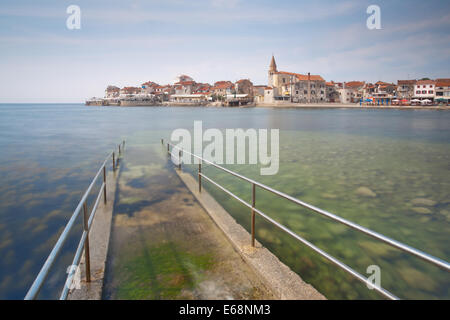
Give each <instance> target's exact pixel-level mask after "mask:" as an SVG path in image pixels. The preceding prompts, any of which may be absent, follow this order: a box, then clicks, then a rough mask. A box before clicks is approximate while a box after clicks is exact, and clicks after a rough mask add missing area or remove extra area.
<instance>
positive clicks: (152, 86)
mask: <svg viewBox="0 0 450 320" xmlns="http://www.w3.org/2000/svg"><path fill="white" fill-rule="evenodd" d="M158 87H159V84H157V83H155V82H153V81H147V82H145V83H143V84H141V88H142V90H141V92H142V93H143V94H154V93H155V92H156V89H157V88H158Z"/></svg>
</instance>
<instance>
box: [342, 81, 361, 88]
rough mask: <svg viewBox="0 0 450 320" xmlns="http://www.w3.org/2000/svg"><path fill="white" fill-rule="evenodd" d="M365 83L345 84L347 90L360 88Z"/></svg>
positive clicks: (351, 82) (353, 82) (352, 82)
mask: <svg viewBox="0 0 450 320" xmlns="http://www.w3.org/2000/svg"><path fill="white" fill-rule="evenodd" d="M364 84H365V82H364V81H350V82H346V83H345V87H346V88H358V87H362V86H364Z"/></svg>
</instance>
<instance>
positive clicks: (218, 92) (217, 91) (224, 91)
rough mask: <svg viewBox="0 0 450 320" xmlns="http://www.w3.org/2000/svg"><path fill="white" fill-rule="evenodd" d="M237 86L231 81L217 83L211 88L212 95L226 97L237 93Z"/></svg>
mask: <svg viewBox="0 0 450 320" xmlns="http://www.w3.org/2000/svg"><path fill="white" fill-rule="evenodd" d="M234 90H235V86H234V84H233V82H231V81H217V82H216V83H214V86H213V87H212V88H211V91H212V94H213V95H215V96H221V97H226V95H228V94H232V93H235V91H234Z"/></svg>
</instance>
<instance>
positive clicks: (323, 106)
mask: <svg viewBox="0 0 450 320" xmlns="http://www.w3.org/2000/svg"><path fill="white" fill-rule="evenodd" d="M250 107H256V108H276V109H278V108H283V109H376V110H391V109H398V110H450V106H371V105H368V106H364V105H362V106H360V105H359V104H341V103H330V104H298V103H286V104H282V105H280V104H257V105H256V106H243V107H242V108H250Z"/></svg>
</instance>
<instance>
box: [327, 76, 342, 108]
mask: <svg viewBox="0 0 450 320" xmlns="http://www.w3.org/2000/svg"><path fill="white" fill-rule="evenodd" d="M337 89H338V86H337V84H336V83H334V82H333V81H331V82H326V83H325V95H326V101H327V102H333V103H335V102H340V100H339V92H338V90H337Z"/></svg>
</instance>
